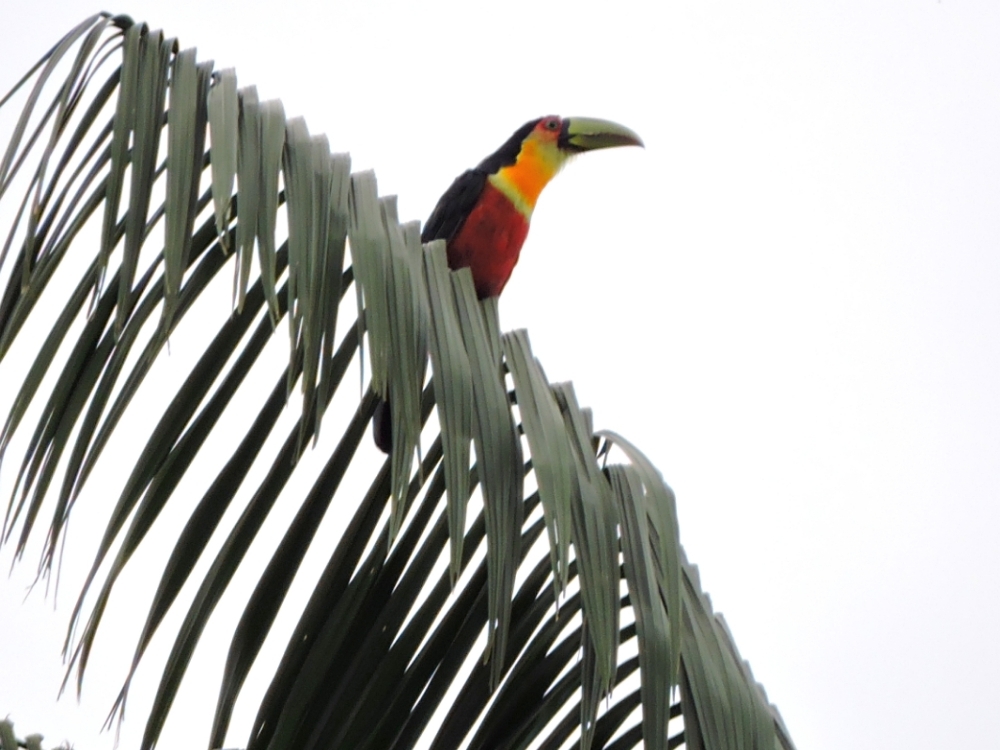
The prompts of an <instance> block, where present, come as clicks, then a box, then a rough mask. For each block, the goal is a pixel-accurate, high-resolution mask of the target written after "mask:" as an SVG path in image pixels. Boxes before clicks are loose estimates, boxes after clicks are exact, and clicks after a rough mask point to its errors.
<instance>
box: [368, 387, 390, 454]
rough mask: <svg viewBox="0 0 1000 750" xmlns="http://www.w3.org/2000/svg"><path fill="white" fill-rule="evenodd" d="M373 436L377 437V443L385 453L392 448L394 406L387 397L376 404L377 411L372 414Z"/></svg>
mask: <svg viewBox="0 0 1000 750" xmlns="http://www.w3.org/2000/svg"><path fill="white" fill-rule="evenodd" d="M372 437H374V438H375V445H377V446H378V447H379V450H381V451H382V452H383V453H388V452H389V451H391V450H392V408H391V407H390V406H389V402H388V401H387V400H385V399H382V400H381V401H379V402H378V404H377V405H376V406H375V413H374V414H373V415H372Z"/></svg>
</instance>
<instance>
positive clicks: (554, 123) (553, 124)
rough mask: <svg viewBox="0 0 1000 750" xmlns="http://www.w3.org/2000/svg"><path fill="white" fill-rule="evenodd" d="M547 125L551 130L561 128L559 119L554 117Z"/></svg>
mask: <svg viewBox="0 0 1000 750" xmlns="http://www.w3.org/2000/svg"><path fill="white" fill-rule="evenodd" d="M545 127H546V128H548V129H549V130H559V120H557V119H556V118H552V119H551V120H548V121H547V122H546V123H545Z"/></svg>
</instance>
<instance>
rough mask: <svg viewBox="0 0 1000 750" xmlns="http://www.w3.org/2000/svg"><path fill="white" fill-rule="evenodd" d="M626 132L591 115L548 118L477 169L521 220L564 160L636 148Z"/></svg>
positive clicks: (633, 138)
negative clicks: (602, 150) (512, 205)
mask: <svg viewBox="0 0 1000 750" xmlns="http://www.w3.org/2000/svg"><path fill="white" fill-rule="evenodd" d="M642 145H643V143H642V139H641V138H639V136H638V135H636V134H635V132H633V131H632V130H630V129H629V128H626V127H625V126H624V125H619V124H618V123H615V122H611V121H609V120H598V119H596V118H592V117H559V116H558V115H549V116H547V117H540V118H539V119H537V120H532V121H531V122H528V123H525V124H524V125H523V126H521V127H520V128H518V129H517V131H515V133H514V135H512V136H511V137H510V138H509V139H508V140H507V142H506V143H505V144H504V145H503V146H501V147H500V148H499V149H498V150H497V151H496V152H495V153H493V154H491V155H490V156H489V157H487V158H486V159H485V160H484V161H483V163H482V164H480V165H479V168H480V169H483V170H485V171H487V172H489V173H490V181H491V182H492V183H493V184H494V185H495V186H496V187H497V188H499V189H500V190H502V191H503V192H504V193H505V194H507V196H508V197H509V198H511V200H512V201H514V203H515V204H516V205H517V206H518V208H519V209H520V210H521V211H522V213H524V214H525V215H526V216H527V217H530V215H531V211H532V210H533V209H534V207H535V202H536V201H537V200H538V196H539V195H540V194H541V192H542V188H544V187H545V186H546V185H547V184H548V182H549V180H551V179H552V178H553V177H555V175H556V174H557V173H558V172H559V170H560V169H562V168H563V166H564V165H565V164H566V162H567V161H568V160H569V159H570V157H572V156H575V155H576V154H580V153H583V152H584V151H594V150H596V149H599V148H612V147H614V146H642Z"/></svg>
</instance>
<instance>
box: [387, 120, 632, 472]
mask: <svg viewBox="0 0 1000 750" xmlns="http://www.w3.org/2000/svg"><path fill="white" fill-rule="evenodd" d="M642 145H643V143H642V140H641V139H640V138H639V136H638V135H636V134H635V133H634V132H633V131H631V130H629V129H628V128H626V127H625V126H623V125H618V124H617V123H614V122H609V121H608V120H598V119H594V118H588V117H558V116H556V115H549V116H548V117H540V118H538V119H537V120H532V121H531V122H528V123H525V124H524V125H522V126H521V127H520V128H518V129H517V130H516V131H515V132H514V134H513V135H512V136H511V137H510V138H508V139H507V141H506V143H504V144H503V145H502V146H501V147H500V148H498V149H497V150H496V151H494V152H493V153H492V154H490V155H489V156H487V157H486V158H485V159H483V161H482V162H480V163H479V166H477V167H474V168H473V169H469V170H467V171H466V172H464V173H463V174H461V175H460V176H459V177H458V178H457V179H456V180H455V181H454V182H453V183H452V184H451V187H450V188H448V190H447V191H445V193H444V195H442V196H441V198H440V200H438V203H437V205H436V206H435V207H434V210H433V211H432V212H431V215H430V218H428V219H427V223H426V224H425V225H424V229H423V231H422V232H421V234H420V239H421V241H422V242H430V241H431V240H440V239H443V240H445V241H446V243H447V251H448V266H449V267H450V268H452V270H457V269H459V268H466V267H468V269H469V270H470V271H471V272H472V280H473V283H474V284H475V287H476V294H477V295H478V296H479V299H486V298H487V297H495V296H497V295H499V294H500V292H502V291H503V288H504V286H506V284H507V281H508V279H510V275H511V272H512V271H513V270H514V266H515V265H516V264H517V259H518V257H519V256H520V254H521V246H522V245H523V244H524V240H525V238H526V237H527V236H528V226H529V224H530V222H531V214H532V212H533V211H534V210H535V203H536V201H537V200H538V196H539V195H540V194H541V192H542V189H543V188H544V187H545V186H546V185H547V184H548V183H549V181H550V180H551V179H552V178H553V177H555V176H556V174H557V173H558V172H559V170H560V169H562V167H563V166H565V164H566V162H567V160H568V159H570V157H572V156H574V155H576V154H579V153H583V152H584V151H593V150H595V149H599V148H611V147H613V146H642ZM372 431H373V433H374V436H375V443H376V445H378V447H379V448H381V449H382V450H383V451H385V452H386V453H388V452H389V450H390V449H391V448H392V422H391V410H390V409H389V408H388V404H387V403H386V402H385V401H382V402H380V403H379V405H378V407H377V408H376V410H375V415H374V417H373V419H372Z"/></svg>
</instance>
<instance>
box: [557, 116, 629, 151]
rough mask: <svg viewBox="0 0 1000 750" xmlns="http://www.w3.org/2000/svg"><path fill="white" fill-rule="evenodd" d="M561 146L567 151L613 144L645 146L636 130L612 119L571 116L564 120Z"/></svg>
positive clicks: (586, 149)
mask: <svg viewBox="0 0 1000 750" xmlns="http://www.w3.org/2000/svg"><path fill="white" fill-rule="evenodd" d="M559 146H560V147H561V148H564V149H566V150H567V151H593V150H594V149H597V148H611V147H613V146H643V147H645V144H643V142H642V139H641V138H640V137H639V136H638V135H636V133H635V131H633V130H630V129H629V128H626V127H625V126H624V125H619V124H618V123H617V122H611V121H610V120H598V119H595V118H593V117H569V118H566V119H565V120H563V131H562V133H560V135H559Z"/></svg>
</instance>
